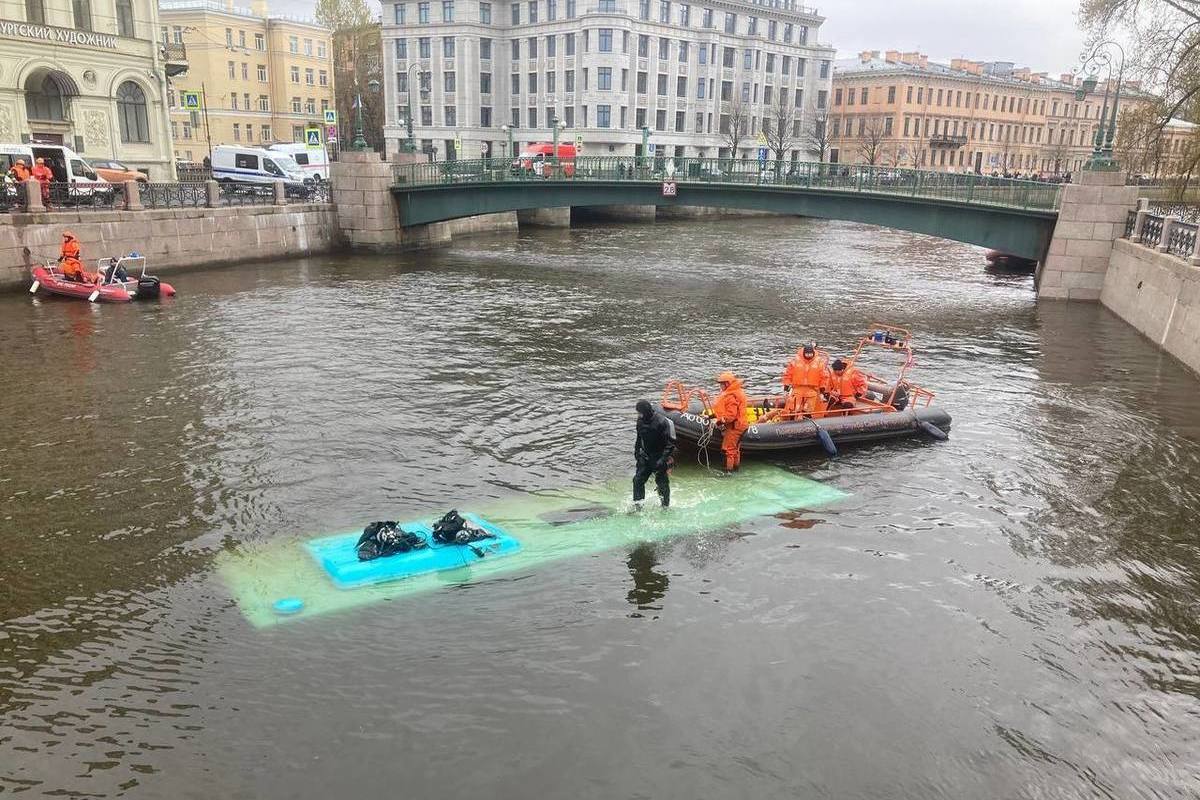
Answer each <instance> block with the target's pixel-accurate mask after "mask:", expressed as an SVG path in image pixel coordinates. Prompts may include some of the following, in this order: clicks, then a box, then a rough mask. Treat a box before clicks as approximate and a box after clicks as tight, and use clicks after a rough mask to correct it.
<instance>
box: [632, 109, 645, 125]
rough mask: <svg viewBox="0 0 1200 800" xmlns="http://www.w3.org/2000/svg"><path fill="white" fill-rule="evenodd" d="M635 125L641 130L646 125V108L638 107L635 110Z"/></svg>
mask: <svg viewBox="0 0 1200 800" xmlns="http://www.w3.org/2000/svg"><path fill="white" fill-rule="evenodd" d="M633 127H635V128H637V129H638V130H641V129H642V128H644V127H646V109H644V108H638V109H635V110H634V112H633Z"/></svg>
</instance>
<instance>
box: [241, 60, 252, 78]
mask: <svg viewBox="0 0 1200 800" xmlns="http://www.w3.org/2000/svg"><path fill="white" fill-rule="evenodd" d="M242 80H244V81H248V80H250V65H249V64H247V63H246V62H245V61H243V62H242Z"/></svg>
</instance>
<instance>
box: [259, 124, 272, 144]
mask: <svg viewBox="0 0 1200 800" xmlns="http://www.w3.org/2000/svg"><path fill="white" fill-rule="evenodd" d="M260 138H261V139H262V140H263V141H264V142H269V141H271V126H270V125H263V126H262V136H261V137H260Z"/></svg>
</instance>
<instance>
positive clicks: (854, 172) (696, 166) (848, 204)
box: [392, 156, 1060, 260]
mask: <svg viewBox="0 0 1200 800" xmlns="http://www.w3.org/2000/svg"><path fill="white" fill-rule="evenodd" d="M394 178H395V183H394V185H393V186H392V193H393V194H394V195H395V197H396V200H397V203H398V205H399V213H400V223H401V225H403V226H405V227H408V226H412V225H424V224H428V223H432V222H443V221H446V220H451V219H459V218H462V217H470V216H475V215H477V214H492V213H496V212H499V211H519V210H523V209H532V208H558V207H563V206H612V205H654V206H707V207H715V208H735V209H749V210H755V211H771V212H777V213H781V214H795V215H800V216H806V217H820V218H825V219H843V220H852V221H855V222H864V223H868V224H871V225H880V226H884V227H888V228H899V229H902V230H909V231H914V232H917V233H925V234H930V235H932V236H940V237H942V238H945V239H954V240H957V241H960V242H969V243H971V244H976V245H981V246H983V247H991V248H994V249H996V250H1001V251H1003V252H1006V253H1012V254H1014V255H1018V256H1023V257H1025V258H1032V259H1037V260H1041V259H1042V258H1043V257H1044V255H1045V253H1046V250H1047V248H1048V247H1049V244H1050V237H1051V236H1052V235H1053V233H1054V225H1055V223H1056V222H1057V220H1058V203H1059V191H1060V187H1059V186H1057V185H1055V184H1050V183H1041V182H1038V181H1022V180H1011V179H1007V178H991V177H987V176H984V175H975V174H965V175H962V174H953V173H947V172H927V171H923V170H912V169H899V168H891V167H879V166H867V165H849V164H817V163H809V162H783V161H768V162H765V163H761V164H760V162H758V161H747V160H733V159H715V158H638V157H604V156H586V157H585V156H579V157H576V158H572V159H562V160H561V161H560V162H554V161H553V160H550V161H546V162H539V163H537V164H530V163H529V162H528V161H525V162H524V163H523V164H522V165H521V166H518V165H517V162H516V161H514V160H512V159H481V160H476V161H441V162H431V163H421V164H398V165H396V167H395V175H394Z"/></svg>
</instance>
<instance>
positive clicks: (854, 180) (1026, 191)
mask: <svg viewBox="0 0 1200 800" xmlns="http://www.w3.org/2000/svg"><path fill="white" fill-rule="evenodd" d="M394 178H395V183H396V185H397V186H398V187H404V186H431V185H447V184H471V183H507V182H513V181H545V180H556V181H559V180H563V181H626V180H627V181H642V182H651V183H659V182H662V181H674V182H675V183H677V184H681V185H685V186H686V185H687V184H722V185H732V186H757V187H764V188H770V187H779V188H803V189H828V190H833V191H841V192H869V193H873V194H888V195H897V196H907V197H922V198H931V199H938V200H950V201H955V202H962V203H971V204H977V205H997V206H1005V207H1009V208H1022V209H1042V210H1054V209H1057V208H1058V203H1059V196H1060V193H1061V186H1060V185H1058V184H1053V183H1043V182H1040V181H1023V180H1014V179H1011V178H993V177H989V176H987V175H976V174H974V173H968V174H961V173H951V172H932V171H927V170H917V169H907V168H900V167H881V166H871V165H867V164H823V163H813V162H807V161H801V162H795V161H766V162H759V161H757V160H754V161H751V160H745V159H718V158H676V157H664V158H654V157H645V158H639V157H636V156H578V157H575V158H569V159H568V158H564V159H561V160H560V161H558V162H555V161H553V160H551V161H545V162H534V161H530V160H528V159H508V158H491V159H477V160H463V161H435V162H424V163H419V164H397V165H396V166H395V169H394Z"/></svg>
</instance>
